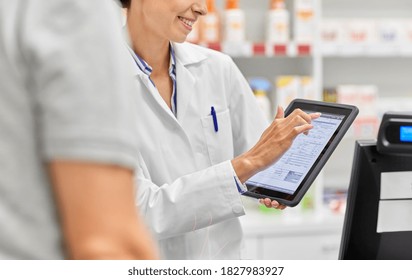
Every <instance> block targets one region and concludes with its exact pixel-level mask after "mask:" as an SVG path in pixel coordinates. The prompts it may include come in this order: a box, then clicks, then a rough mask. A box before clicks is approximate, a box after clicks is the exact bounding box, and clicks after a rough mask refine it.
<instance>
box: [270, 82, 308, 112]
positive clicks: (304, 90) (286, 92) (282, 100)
mask: <svg viewBox="0 0 412 280" xmlns="http://www.w3.org/2000/svg"><path fill="white" fill-rule="evenodd" d="M275 84H276V104H277V105H278V106H282V107H283V108H286V107H287V106H288V105H289V103H290V102H291V101H292V100H293V99H296V98H303V99H312V100H314V99H316V91H315V85H314V81H313V78H312V77H309V76H278V77H277V78H276V82H275Z"/></svg>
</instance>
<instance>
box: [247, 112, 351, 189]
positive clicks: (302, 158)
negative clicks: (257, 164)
mask: <svg viewBox="0 0 412 280" xmlns="http://www.w3.org/2000/svg"><path fill="white" fill-rule="evenodd" d="M306 113H315V112H310V111H306ZM344 118H345V115H338V114H331V113H322V115H321V116H320V117H319V118H317V119H315V120H313V121H312V124H313V128H312V129H311V130H310V131H309V134H308V135H305V134H299V135H298V136H297V137H296V138H295V140H294V141H293V144H292V146H291V148H290V149H289V150H288V151H287V152H286V153H285V154H284V155H283V156H282V157H281V158H280V160H279V161H277V162H276V163H275V164H273V165H272V166H270V167H269V168H267V169H265V170H263V171H261V172H259V173H257V174H256V175H255V176H253V177H251V178H250V179H249V180H248V182H247V183H248V184H251V185H255V186H260V187H265V188H267V189H271V190H274V191H278V192H283V193H287V194H294V193H295V191H296V189H297V188H298V187H299V185H300V183H301V182H302V181H303V179H304V178H305V176H306V174H307V173H308V172H309V170H310V169H311V167H312V166H313V164H314V163H315V161H316V159H317V158H318V157H319V155H320V154H321V152H322V151H323V149H324V148H325V147H326V145H327V144H328V142H329V140H330V139H331V138H332V136H333V134H334V133H335V132H336V130H337V128H338V127H339V125H340V124H341V123H342V121H343V119H344Z"/></svg>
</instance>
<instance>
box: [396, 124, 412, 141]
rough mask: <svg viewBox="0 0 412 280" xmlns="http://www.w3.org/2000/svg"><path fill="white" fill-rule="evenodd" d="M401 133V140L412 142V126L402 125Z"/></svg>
mask: <svg viewBox="0 0 412 280" xmlns="http://www.w3.org/2000/svg"><path fill="white" fill-rule="evenodd" d="M399 134H400V140H401V142H412V126H401V127H400V133H399Z"/></svg>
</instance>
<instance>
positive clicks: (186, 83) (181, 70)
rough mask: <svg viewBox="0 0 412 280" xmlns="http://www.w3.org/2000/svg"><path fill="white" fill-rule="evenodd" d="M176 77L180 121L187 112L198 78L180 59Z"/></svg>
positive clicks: (178, 117)
mask: <svg viewBox="0 0 412 280" xmlns="http://www.w3.org/2000/svg"><path fill="white" fill-rule="evenodd" d="M176 77H177V82H176V87H177V119H178V121H179V122H180V121H182V120H183V118H184V116H185V114H186V111H187V107H188V104H189V102H190V98H191V96H192V95H193V94H194V93H195V90H196V79H195V77H194V76H193V75H192V73H190V71H189V69H187V68H186V67H185V66H184V65H183V64H182V62H181V61H179V60H177V61H176Z"/></svg>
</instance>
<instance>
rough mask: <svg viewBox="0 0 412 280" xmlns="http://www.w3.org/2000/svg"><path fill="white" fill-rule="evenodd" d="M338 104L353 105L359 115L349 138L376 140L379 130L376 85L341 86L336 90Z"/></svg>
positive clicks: (349, 133)
mask: <svg viewBox="0 0 412 280" xmlns="http://www.w3.org/2000/svg"><path fill="white" fill-rule="evenodd" d="M336 92H337V97H338V103H343V104H353V105H355V106H357V107H358V108H359V115H358V117H357V118H356V120H355V121H354V122H353V125H352V127H351V130H350V131H349V132H348V133H347V135H348V136H353V137H354V138H355V139H375V138H376V135H377V132H378V128H379V118H378V108H377V103H378V100H377V99H378V88H377V86H375V85H339V86H338V87H337V88H336Z"/></svg>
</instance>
